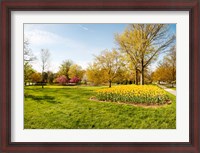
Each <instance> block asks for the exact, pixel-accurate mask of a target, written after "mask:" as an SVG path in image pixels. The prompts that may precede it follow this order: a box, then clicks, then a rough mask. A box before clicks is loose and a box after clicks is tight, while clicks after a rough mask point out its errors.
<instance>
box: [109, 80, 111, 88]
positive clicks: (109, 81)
mask: <svg viewBox="0 0 200 153" xmlns="http://www.w3.org/2000/svg"><path fill="white" fill-rule="evenodd" d="M111 83H112V81H111V80H109V88H111Z"/></svg>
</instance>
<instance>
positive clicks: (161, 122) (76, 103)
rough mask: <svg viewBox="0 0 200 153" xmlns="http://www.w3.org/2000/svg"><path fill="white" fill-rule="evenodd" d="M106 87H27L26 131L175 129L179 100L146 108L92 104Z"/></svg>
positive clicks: (105, 103)
mask: <svg viewBox="0 0 200 153" xmlns="http://www.w3.org/2000/svg"><path fill="white" fill-rule="evenodd" d="M100 88H107V87H82V86H78V87H77V86H73V87H68V86H45V87H44V89H42V88H41V87H37V86H29V87H25V101H24V128H25V129H174V128H176V97H175V96H173V95H171V94H169V93H168V95H169V97H170V99H171V100H172V104H170V105H166V106H163V107H159V108H143V107H135V106H131V105H126V104H115V103H112V102H96V101H91V100H89V98H90V97H92V96H94V95H95V92H94V91H95V90H97V89H100Z"/></svg>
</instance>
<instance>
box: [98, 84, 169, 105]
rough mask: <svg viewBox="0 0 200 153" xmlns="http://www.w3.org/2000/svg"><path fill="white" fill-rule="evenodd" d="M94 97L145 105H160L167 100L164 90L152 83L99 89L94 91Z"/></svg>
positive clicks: (102, 99)
mask: <svg viewBox="0 0 200 153" xmlns="http://www.w3.org/2000/svg"><path fill="white" fill-rule="evenodd" d="M96 98H97V99H98V100H100V101H112V102H128V103H135V104H146V105H153V104H157V105H160V104H165V103H167V102H169V96H168V94H167V93H166V91H164V90H163V89H161V88H159V87H157V86H154V85H121V86H114V87H112V88H106V89H99V90H97V91H96Z"/></svg>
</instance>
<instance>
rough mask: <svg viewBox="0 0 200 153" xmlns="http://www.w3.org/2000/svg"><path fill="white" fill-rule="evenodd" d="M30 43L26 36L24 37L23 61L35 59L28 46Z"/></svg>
mask: <svg viewBox="0 0 200 153" xmlns="http://www.w3.org/2000/svg"><path fill="white" fill-rule="evenodd" d="M29 45H30V43H29V40H28V39H27V38H25V39H24V61H25V62H31V61H34V60H36V57H35V56H34V55H33V53H32V50H31V48H30V47H29Z"/></svg>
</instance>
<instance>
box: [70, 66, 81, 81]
mask: <svg viewBox="0 0 200 153" xmlns="http://www.w3.org/2000/svg"><path fill="white" fill-rule="evenodd" d="M83 74H84V70H83V69H82V67H81V66H79V65H77V64H73V65H71V66H70V69H69V71H68V75H69V77H70V78H74V77H77V78H79V80H81V79H82V77H83Z"/></svg>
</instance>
